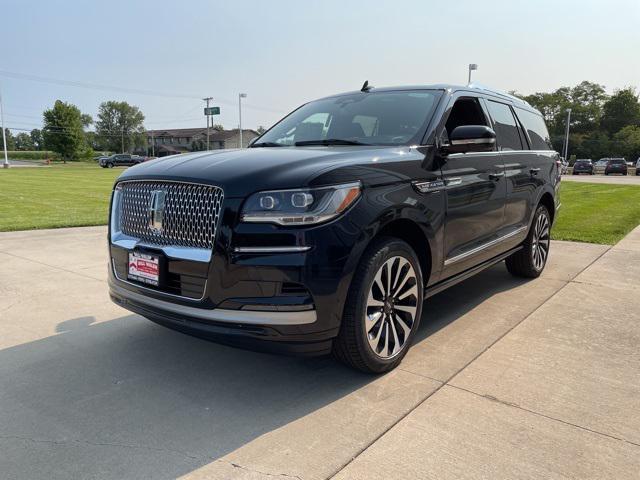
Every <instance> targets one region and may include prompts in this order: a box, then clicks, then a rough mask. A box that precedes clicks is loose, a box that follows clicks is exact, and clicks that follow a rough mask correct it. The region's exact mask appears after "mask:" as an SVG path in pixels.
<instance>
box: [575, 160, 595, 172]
mask: <svg viewBox="0 0 640 480" xmlns="http://www.w3.org/2000/svg"><path fill="white" fill-rule="evenodd" d="M582 173H585V174H587V175H593V163H592V162H591V159H590V158H583V159H579V160H576V163H574V164H573V175H580V174H582Z"/></svg>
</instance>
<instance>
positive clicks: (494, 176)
mask: <svg viewBox="0 0 640 480" xmlns="http://www.w3.org/2000/svg"><path fill="white" fill-rule="evenodd" d="M502 177H504V172H498V173H490V174H489V180H495V181H496V182H497V181H498V180H500V179H501V178H502Z"/></svg>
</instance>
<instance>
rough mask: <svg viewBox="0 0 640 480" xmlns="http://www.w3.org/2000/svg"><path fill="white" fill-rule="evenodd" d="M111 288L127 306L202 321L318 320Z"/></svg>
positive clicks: (298, 314) (311, 313)
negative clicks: (133, 304) (181, 301)
mask: <svg viewBox="0 0 640 480" xmlns="http://www.w3.org/2000/svg"><path fill="white" fill-rule="evenodd" d="M109 286H110V288H111V292H112V293H113V294H114V295H116V296H118V297H120V298H122V299H123V300H124V304H125V305H126V301H127V300H131V301H133V302H136V303H139V304H141V305H146V306H149V307H151V308H156V309H159V310H164V311H165V312H169V313H172V314H174V315H178V316H187V317H191V318H197V319H200V320H210V321H215V322H225V323H244V324H249V325H306V324H309V323H314V322H315V321H316V319H317V316H316V311H315V310H305V311H300V312H273V311H255V310H227V309H222V308H214V309H212V310H207V309H203V308H196V307H189V306H186V305H179V304H177V303H170V302H164V301H162V300H157V299H155V298H149V297H146V296H144V295H140V294H139V293H135V292H132V291H130V290H127V289H125V288H122V287H121V286H119V285H117V284H115V283H114V282H113V281H111V280H110V281H109Z"/></svg>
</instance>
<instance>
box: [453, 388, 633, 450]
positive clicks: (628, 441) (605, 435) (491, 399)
mask: <svg viewBox="0 0 640 480" xmlns="http://www.w3.org/2000/svg"><path fill="white" fill-rule="evenodd" d="M447 387H450V388H455V389H458V390H462V391H464V392H467V393H471V394H473V395H476V396H477V397H480V398H484V399H486V400H490V401H492V402H496V403H500V404H502V405H506V406H507V407H512V408H517V409H518V410H522V411H523V412H528V413H532V414H533V415H537V416H539V417H543V418H546V419H548V420H553V421H556V422H560V423H563V424H565V425H568V426H570V427H575V428H579V429H580V430H585V431H587V432H591V433H595V434H597V435H602V436H603V437H607V438H610V439H612V440H618V441H620V442H625V443H628V444H630V445H634V446H636V447H640V443H636V442H632V441H631V440H627V439H626V438H622V437H616V436H615V435H611V434H609V433H604V432H600V431H598V430H593V429H592V428H588V427H583V426H582V425H578V424H576V423H571V422H567V421H566V420H562V419H561V418H556V417H552V416H550V415H545V414H544V413H540V412H536V411H535V410H530V409H528V408H524V407H521V406H520V405H518V404H517V403H513V402H506V401H504V400H500V399H499V398H497V397H494V396H493V395H483V394H482V393H478V392H474V391H473V390H469V389H467V388H464V387H460V386H458V385H453V384H450V383H448V384H447Z"/></svg>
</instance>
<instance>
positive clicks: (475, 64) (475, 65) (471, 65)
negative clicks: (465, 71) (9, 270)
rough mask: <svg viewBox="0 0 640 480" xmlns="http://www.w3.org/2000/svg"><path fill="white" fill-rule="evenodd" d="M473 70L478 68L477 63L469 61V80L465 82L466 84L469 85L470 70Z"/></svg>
mask: <svg viewBox="0 0 640 480" xmlns="http://www.w3.org/2000/svg"><path fill="white" fill-rule="evenodd" d="M473 70H478V64H477V63H470V64H469V81H468V82H467V85H471V72H472V71H473Z"/></svg>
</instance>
